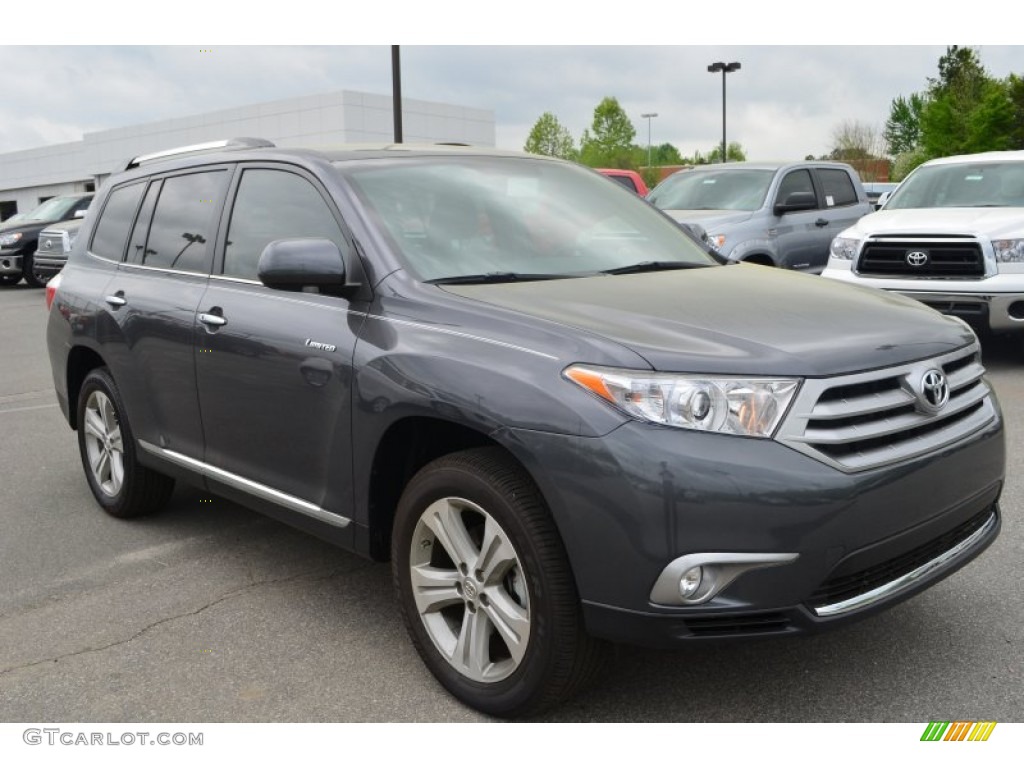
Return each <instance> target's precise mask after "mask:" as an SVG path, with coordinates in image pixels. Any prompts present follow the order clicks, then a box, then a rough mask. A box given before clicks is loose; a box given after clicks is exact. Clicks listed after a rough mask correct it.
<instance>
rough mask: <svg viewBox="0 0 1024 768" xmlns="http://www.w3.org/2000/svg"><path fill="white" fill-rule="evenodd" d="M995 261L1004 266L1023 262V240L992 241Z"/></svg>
mask: <svg viewBox="0 0 1024 768" xmlns="http://www.w3.org/2000/svg"><path fill="white" fill-rule="evenodd" d="M992 250H993V251H995V254H996V261H998V262H1002V263H1004V264H1008V263H1017V264H1019V263H1021V262H1024V240H993V241H992Z"/></svg>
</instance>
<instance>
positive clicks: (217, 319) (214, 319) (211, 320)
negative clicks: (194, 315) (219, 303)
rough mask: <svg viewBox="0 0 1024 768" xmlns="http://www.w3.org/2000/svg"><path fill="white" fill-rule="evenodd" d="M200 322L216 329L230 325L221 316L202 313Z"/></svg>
mask: <svg viewBox="0 0 1024 768" xmlns="http://www.w3.org/2000/svg"><path fill="white" fill-rule="evenodd" d="M199 322H200V323H202V324H203V325H207V326H213V327H215V328H219V327H220V326H222V325H227V324H228V321H227V320H226V319H225V318H224V317H222V316H221V315H213V314H210V313H208V312H202V313H200V315H199Z"/></svg>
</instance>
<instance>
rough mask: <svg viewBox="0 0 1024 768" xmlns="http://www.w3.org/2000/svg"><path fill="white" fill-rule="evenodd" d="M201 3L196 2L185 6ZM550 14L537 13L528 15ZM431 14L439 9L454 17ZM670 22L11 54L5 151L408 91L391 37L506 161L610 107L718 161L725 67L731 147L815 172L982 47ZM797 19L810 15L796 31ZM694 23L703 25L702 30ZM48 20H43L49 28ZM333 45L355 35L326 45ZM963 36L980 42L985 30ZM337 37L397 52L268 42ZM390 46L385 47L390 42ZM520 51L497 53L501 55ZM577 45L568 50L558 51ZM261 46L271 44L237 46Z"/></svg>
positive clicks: (527, 4)
mask: <svg viewBox="0 0 1024 768" xmlns="http://www.w3.org/2000/svg"><path fill="white" fill-rule="evenodd" d="M303 2H305V0H296V2H292V3H289V4H288V7H289V8H298V7H301V6H302V4H303ZM189 4H190V2H189V0H185V2H183V3H182V4H180V5H177V4H176V7H183V6H188V5H189ZM441 5H447V6H455V10H459V9H460V8H462V9H463V10H465V9H466V8H476V9H479V8H481V7H484V6H481V5H480V4H479V3H463V2H459V0H451V2H447V3H441ZM543 5H544V4H542V3H534V2H533V0H521V2H520V3H518V4H517V7H518V8H520V11H521V12H520V14H519V16H520V17H522V16H523V15H526V14H528V13H529V12H531V11H533V12H536V11H537V10H538V8H542V7H543ZM783 5H784V6H785V4H783ZM792 5H794V6H800V5H804V4H802V3H795V4H792ZM549 6H551V7H561V6H558V0H551V3H549ZM742 6H743V3H740V4H739V6H723V8H733V7H742ZM72 7H74V5H72ZM80 7H81V6H79V8H80ZM322 7H326V6H322ZM395 7H396V8H401V7H402V4H401V3H398V4H397V6H395ZM431 7H432V8H435V9H436V8H437V7H438V4H437V3H436V2H435V3H433V4H432V5H431ZM492 7H498V6H492ZM565 7H566V8H573V7H574V8H577V9H584V8H589V9H591V10H594V11H597V10H601V9H606V8H607V7H608V4H602V3H600V2H594V3H587V4H583V3H570V4H568V5H566V6H565ZM613 7H615V8H617V9H618V14H619V15H620V16H621V15H622V14H624V13H625V11H624V10H623V6H622V4H621V3H618V4H615V5H614V6H613ZM762 7H763V6H762ZM772 7H775V8H779V7H780V6H778V5H776V6H772ZM822 7H823V6H822V5H821V4H820V3H815V4H807V5H806V7H804V8H802V9H801V11H802V12H803V13H805V14H813V16H812V17H811V18H815V19H818V18H822V17H821V10H820V9H821V8H822ZM859 7H874V8H876V9H879V10H878V12H877V13H872V14H869V16H870V17H871V19H876V18H877V19H881V18H882V16H883V14H882V13H881V10H880V9H882V8H883V6H882V5H880V4H860V5H859ZM972 7H974V6H973V5H972ZM815 9H818V10H815ZM666 13H667V12H662V13H661V14H660V15H659V14H658V13H654V17H655V19H656V20H657V22H658V24H652V26H651V30H650V32H649V33H643V34H638V32H637V28H638V24H640V22H641V19H640V17H638V16H636V14H635V13H630V20H629V21H628V22H626V21H625V20H620V21H617V20H616V19H615V18H614V17H612V16H607V17H604V18H606V19H607V20H606V21H605V22H603V23H602V25H601V26H600V29H601V30H602V31H601V33H600V34H595V33H594V31H593V30H590V29H586V28H584V29H582V32H581V30H579V29H576V27H581V26H584V25H581V24H577V23H575V21H574V20H576V19H578V16H574V15H568V16H567V15H565V14H566V11H565V10H564V9H563V11H562V12H561V15H559V13H558V12H551V13H549V14H548V15H547V16H546V17H545V18H546V19H547V23H546V24H544V25H542V26H540V27H535V25H526V26H523V25H522V23H521V18H520V20H519V23H518V26H517V24H516V22H511V21H510V22H509V25H508V26H509V30H508V35H507V38H508V39H509V41H510V42H514V41H515V40H516V39H518V40H522V41H528V42H542V43H545V45H530V46H527V45H513V44H501V45H495V44H488V45H466V44H464V43H466V42H469V41H471V40H473V41H482V42H487V43H491V42H494V41H495V37H496V36H495V30H496V29H498V28H503V22H500V21H498V20H497V17H494V18H492V19H491V22H492V23H490V24H487V25H485V26H484V29H485V31H484V32H482V33H481V32H479V30H480V29H481V27H480V24H481V23H482V19H481V17H480V14H479V12H476V13H473V14H471V15H466V14H463V15H461V16H459V15H452V16H451V19H459V18H461V19H463V21H464V22H465V23H466V24H467V26H466V27H464V28H463V27H460V26H459V25H458V24H454V25H453V24H449V23H448V22H446V21H442V22H439V21H438V18H437V16H436V15H435V16H434V17H431V19H430V22H429V23H426V22H425V24H426V25H425V26H422V27H420V26H417V25H416V22H417V18H418V17H403V19H402V23H401V24H398V25H394V24H391V25H389V24H386V23H385V21H386V20H385V19H384V18H383V16H382V17H380V18H371V19H369V20H368V21H366V22H364V26H365V28H366V29H372V30H373V34H368V35H354V34H353V30H354V29H356V28H357V27H358V25H357V24H355V23H353V24H352V25H348V26H346V25H345V24H344V23H343V20H342V18H341V16H342V14H339V18H338V19H335V20H333V21H332V23H331V24H329V25H326V27H323V26H316V25H311V24H310V16H308V15H302V14H299V15H298V21H300V22H301V23H298V22H297V21H296V18H293V17H290V16H289V17H288V18H287V19H282V18H281V17H277V16H275V17H266V18H263V20H262V22H261V24H262V25H263V26H260V25H259V24H257V25H254V26H253V27H252V28H251V34H250V35H246V34H242V35H239V34H237V30H235V34H226V33H224V32H217V30H218V29H223V27H217V26H216V25H214V27H212V28H211V29H212V30H213V32H212V33H210V34H213V36H214V37H215V38H221V37H222V38H223V39H225V40H230V42H231V44H218V43H215V42H213V43H211V42H209V41H197V42H196V43H192V44H179V45H162V44H156V43H165V42H168V41H172V42H178V41H182V40H183V39H184V36H186V32H185V31H184V30H186V29H187V28H188V27H187V24H186V23H185V22H186V21H187V19H188V18H189V17H188V16H187V14H180V15H179V16H178V17H176V18H177V26H174V25H171V26H168V27H166V28H162V29H164V34H163V35H162V36H161V37H159V39H156V40H154V41H153V42H154V44H153V45H143V46H138V45H133V46H125V45H102V46H100V45H90V46H82V45H79V44H73V45H64V46H44V45H28V46H19V47H0V75H2V83H3V87H2V89H0V90H2V95H3V98H2V99H0V152H8V151H13V150H18V149H27V148H30V147H37V146H42V145H45V144H48V143H54V142H61V141H73V140H76V139H80V138H81V137H82V134H83V133H85V132H88V131H95V130H100V129H105V128H113V127H119V126H126V125H133V124H138V123H144V122H149V121H153V120H158V119H162V118H167V117H175V116H183V115H191V114H199V113H203V112H207V111H211V110H216V109H222V108H226V107H233V106H241V105H245V104H252V103H257V102H261V101H272V100H275V99H280V98H285V97H289V96H301V95H309V94H316V93H323V92H328V91H337V90H343V89H351V90H361V91H369V92H375V93H390V88H391V69H390V48H389V46H388V45H387V44H386V43H387V42H393V41H394V40H391V41H389V40H388V39H387V38H389V37H390V38H395V39H397V40H398V42H401V41H402V40H411V41H413V42H418V43H420V44H416V45H413V44H409V45H403V46H402V75H403V91H404V95H405V96H407V97H410V98H417V99H424V100H429V101H441V102H448V103H454V104H460V105H465V106H472V107H477V108H484V109H492V110H494V113H495V118H496V125H497V143H498V146H499V147H503V148H508V149H520V148H522V145H523V143H524V141H525V139H526V136H527V134H528V133H529V130H530V127H531V126H532V125H533V123H534V122H535V121H536V119H537V118H538V117H539V116H540V115H541V113H543V112H545V111H549V112H553V113H554V114H555V115H556V116H557V117H558V119H559V120H560V121H561V122H562V123H563V124H564V125H565V126H566V127H568V128H569V129H570V131H571V132H572V134H573V135H574V136H575V137H578V136H579V135H580V133H581V132H582V130H583V129H584V128H585V127H587V126H588V125H589V123H590V121H591V119H592V116H593V110H594V107H595V106H596V105H597V104H598V102H600V100H601V99H602V98H604V97H605V96H614V97H616V98H617V99H618V100H619V102H620V103H621V104H622V106H623V107H624V108H625V110H626V111H627V113H628V114H629V116H630V117H631V118H632V120H633V123H634V126H635V127H636V129H637V138H636V140H637V143H638V144H645V143H646V141H647V121H646V120H644V119H642V118H641V117H640V115H641V114H642V113H645V112H656V113H658V117H657V118H655V119H654V120H653V121H652V123H651V138H652V141H653V143H654V144H660V143H662V142H666V141H667V142H671V143H673V144H675V145H676V146H678V147H679V149H680V150H681V151H682V153H683V154H692V153H693V152H694V151H695V150H700V151H702V152H707V151H708V150H710V149H711V148H712V147H714V146H716V145H717V143H718V142H720V141H721V119H722V114H721V109H722V104H721V97H722V93H721V85H722V81H721V75H718V74H714V75H713V74H710V73H708V72H707V65H708V64H709V63H711V62H713V61H718V60H724V61H739V62H741V64H742V69H741V70H740V71H739V72H736V73H734V74H730V75H729V76H728V138H729V140H730V141H739V142H740V143H741V144H742V145H743V147H744V148H745V150H746V151H747V155H748V157H750V158H751V159H764V160H768V159H792V158H802V157H804V156H805V155H807V154H815V155H820V154H823V153H825V152H828V151H829V150H830V149H831V148H832V136H833V133H834V131H835V129H836V127H837V126H838V125H839V124H841V123H842V122H843V121H850V120H856V121H861V122H864V123H868V124H870V125H871V126H874V127H877V128H878V129H879V130H881V127H882V125H883V124H884V122H885V118H886V116H887V115H888V111H889V104H890V102H891V100H892V99H893V98H894V97H896V96H899V95H901V94H903V95H907V94H910V93H912V92H914V91H918V90H922V89H923V88H925V87H926V84H927V78H928V77H930V76H934V75H935V74H936V72H937V62H938V58H939V56H941V55H942V53H943V52H944V50H945V44H946V43H947V42H948V43H955V42H961V43H963V42H965V41H962V40H957V37H958V35H959V34H960V32H959V31H958V30H957V29H956V26H954V24H953V23H950V24H949V25H948V26H950V27H951V28H952V29H951V30H950V31H945V32H944V31H940V30H936V31H934V32H931V33H930V34H929V37H930V38H931V42H923V43H921V44H914V45H899V46H897V45H837V44H831V45H818V46H798V45H792V44H775V43H788V42H790V41H792V39H793V38H796V39H799V40H819V39H820V40H823V41H830V40H834V39H838V40H840V41H846V40H858V39H859V40H866V41H875V40H884V38H885V37H886V35H885V34H881V33H880V32H879V31H878V30H879V29H882V28H884V29H887V30H888V34H889V36H890V37H891V35H892V31H893V27H894V25H895V27H896V28H899V26H900V24H901V23H902V22H901V19H900V18H898V17H896V18H894V17H892V15H891V14H887V15H886V18H887V21H886V22H885V24H884V25H883V24H882V23H881V22H876V21H870V22H869V23H868V24H867V25H866V26H864V25H863V20H862V26H861V28H857V27H851V26H849V25H846V26H844V27H843V28H842V30H837V28H835V27H829V25H828V24H824V25H822V24H814V25H810V27H809V28H813V29H817V30H819V31H818V32H815V33H814V34H810V33H808V34H801V33H800V31H799V30H800V28H799V27H796V26H792V25H789V24H783V25H782V26H781V27H780V26H779V19H778V18H775V19H774V21H773V23H774V25H775V27H776V29H778V32H774V33H773V32H772V31H771V29H770V27H760V26H758V25H757V24H756V23H755V22H756V19H749V18H748V19H747V24H746V26H743V25H737V28H738V32H735V33H733V34H730V35H726V36H725V38H726V39H727V40H729V39H731V40H735V41H736V42H726V43H722V44H715V45H707V44H699V45H698V44H695V43H706V42H707V41H708V40H709V39H710V38H711V37H712V35H711V34H708V33H707V32H705V31H704V30H707V29H710V28H712V27H714V24H712V23H711V22H709V21H708V20H707V19H704V20H701V19H699V18H697V17H694V16H693V14H692V12H691V11H686V12H685V13H682V12H677V13H676V14H675V17H671V16H669V15H666ZM935 13H936V14H939V13H941V11H940V10H939V11H935ZM396 14H397V15H398V16H401V13H399V12H396ZM385 15H386V14H385ZM957 15H958V16H960V14H959V13H958V14H957ZM796 16H797V14H795V13H794V14H793V16H792V17H791V18H796ZM634 17H635V18H634ZM442 18H448V17H442ZM470 18H472V19H473V24H474V25H475V26H473V27H472V28H470V27H469V26H468V24H469V22H468V19H470ZM688 18H689V19H690V21H691V22H692V23H690V24H688V23H687V21H686V20H687V19H688ZM989 18H991V17H989ZM35 19H36V22H38V16H36V17H35ZM495 22H497V23H495ZM92 23H93V24H94V26H95V30H94V31H92V32H90V31H89V30H88V27H86V28H85V31H84V32H83V31H82V30H78V29H77V28H75V29H76V30H77V31H76V33H75V34H73V35H72V37H71V38H70V39H69V40H68V42H70V43H82V42H86V41H89V42H93V41H95V42H104V43H107V42H116V43H121V42H125V41H124V40H120V39H118V33H111V32H110V30H109V29H106V28H105V27H102V26H96V22H95V21H94V22H92ZM617 23H621V24H623V29H625V30H628V31H626V32H623V37H624V38H625V39H627V40H628V41H629V42H636V41H638V40H640V39H650V40H652V41H656V42H658V43H663V42H664V41H665V40H666V39H667V40H670V41H671V40H673V39H676V40H678V41H679V42H681V43H686V44H677V45H665V44H657V45H621V46H620V45H594V44H592V43H593V42H595V41H596V42H604V41H606V40H607V39H608V38H609V32H610V30H614V29H615V25H616V24H617ZM303 24H304V25H305V27H303V26H302V25H303ZM37 26H38V25H37ZM392 26H393V27H394V29H392V28H391V27H392ZM39 29H40V36H41V39H45V40H48V39H50V38H49V37H48V36H46V35H42V34H41V33H42V31H44V30H46V29H47V27H45V26H44V27H41V28H39ZM325 29H330V30H337V31H336V33H335V32H332V33H330V34H325ZM538 29H539V30H540V31H539V32H538ZM303 30H305V31H303ZM453 30H454V31H453ZM568 30H573V31H571V32H570V31H568ZM962 32H963V33H964V34H967V35H969V34H970V30H969V28H968V29H964V30H962ZM335 34H336V36H337V38H338V40H339V42H342V43H345V41H346V40H351V39H353V38H359V39H360V40H361V41H363V40H365V41H367V42H374V43H377V42H379V43H381V44H377V45H351V44H340V45H333V46H323V45H269V46H268V45H263V44H262V43H265V42H268V41H270V40H274V41H276V40H284V41H285V42H292V41H294V40H301V39H302V37H303V36H304V35H305V36H306V37H307V39H310V41H311V42H323V41H324V38H331V37H333V36H334V35H335ZM381 36H383V38H384V39H383V40H377V39H374V38H379V37H381ZM612 37H614V35H612ZM504 40H505V38H501V37H500V36H498V38H497V42H504ZM559 40H564V41H565V43H566V44H558V43H557V42H555V41H559ZM252 42H258V43H261V44H260V45H251V44H249V45H238V44H237V43H252ZM769 42H771V43H773V44H767V43H769ZM438 43H445V44H438ZM448 43H455V44H448ZM588 43H589V44H588ZM976 47H977V48H978V50H979V52H980V55H981V59H982V62H983V63H984V64H985V66H986V68H987V69H988V70H989V72H990V73H991V74H993V75H995V76H998V77H1004V76H1006V75H1007V74H1009V73H1010V72H1016V73H1024V47H1015V46H1005V45H994V44H986V45H978V46H976Z"/></svg>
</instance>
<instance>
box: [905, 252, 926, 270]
mask: <svg viewBox="0 0 1024 768" xmlns="http://www.w3.org/2000/svg"><path fill="white" fill-rule="evenodd" d="M927 263H928V254H927V253H925V252H924V251H907V264H909V265H910V266H912V267H923V266H924V265H925V264H927Z"/></svg>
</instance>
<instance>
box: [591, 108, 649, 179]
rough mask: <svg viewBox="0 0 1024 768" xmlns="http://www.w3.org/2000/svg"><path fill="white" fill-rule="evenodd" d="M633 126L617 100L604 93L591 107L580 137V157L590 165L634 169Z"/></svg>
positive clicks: (634, 135)
mask: <svg viewBox="0 0 1024 768" xmlns="http://www.w3.org/2000/svg"><path fill="white" fill-rule="evenodd" d="M635 137H636V128H634V127H633V123H632V122H630V119H629V117H628V116H627V115H626V111H625V110H624V109H623V108H622V107H621V106H620V105H619V102H618V100H617V99H615V98H614V97H612V96H606V97H605V98H604V99H602V100H601V103H600V104H598V105H597V107H596V108H595V109H594V120H593V122H592V123H591V126H590V129H589V130H584V131H583V137H582V138H581V139H580V160H581V161H582V162H583V163H584V164H585V165H589V166H591V167H592V168H606V167H610V168H634V167H635V166H636V150H637V147H635V146H634V145H633V139H634V138H635Z"/></svg>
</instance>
